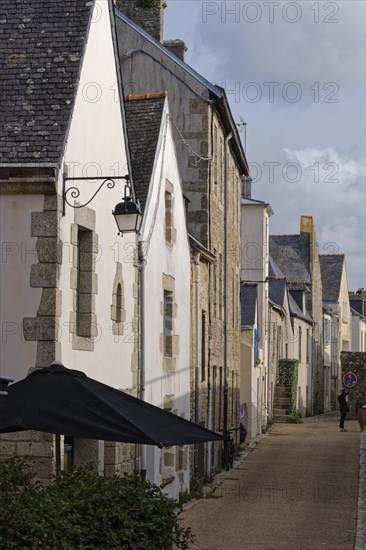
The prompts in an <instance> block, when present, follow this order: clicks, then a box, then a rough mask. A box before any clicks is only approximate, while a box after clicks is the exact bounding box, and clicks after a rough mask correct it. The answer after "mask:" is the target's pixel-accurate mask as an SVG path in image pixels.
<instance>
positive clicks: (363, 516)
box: [355, 433, 366, 550]
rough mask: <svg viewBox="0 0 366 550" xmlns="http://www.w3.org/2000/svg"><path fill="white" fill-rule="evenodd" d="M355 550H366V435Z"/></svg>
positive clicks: (364, 436) (362, 441) (365, 435)
mask: <svg viewBox="0 0 366 550" xmlns="http://www.w3.org/2000/svg"><path fill="white" fill-rule="evenodd" d="M355 550H366V433H361V438H360V474H359V485H358V504H357V526H356V542H355Z"/></svg>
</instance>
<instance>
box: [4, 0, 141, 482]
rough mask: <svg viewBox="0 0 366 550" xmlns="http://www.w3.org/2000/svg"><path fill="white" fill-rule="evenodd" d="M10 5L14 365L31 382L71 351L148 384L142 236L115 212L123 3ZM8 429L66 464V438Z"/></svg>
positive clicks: (8, 154)
mask: <svg viewBox="0 0 366 550" xmlns="http://www.w3.org/2000/svg"><path fill="white" fill-rule="evenodd" d="M2 10H3V12H2V21H1V28H2V34H1V37H2V38H1V40H2V50H3V51H4V52H5V60H4V63H3V64H2V66H1V69H0V70H1V83H2V91H3V92H4V93H3V95H2V100H1V103H0V118H1V121H2V124H1V127H0V195H1V196H0V205H1V218H0V224H1V225H0V233H1V239H2V249H3V251H5V261H3V262H2V263H1V302H0V312H1V323H2V327H3V331H5V333H4V335H3V338H2V341H1V365H0V369H1V374H6V375H9V376H12V377H13V378H15V380H19V379H21V378H23V377H25V376H26V375H27V373H28V371H29V369H34V368H35V367H36V368H42V367H47V366H49V365H50V363H51V362H52V361H54V360H58V361H62V362H63V363H64V365H65V366H66V367H69V368H72V369H77V370H81V371H84V372H85V373H86V374H87V375H89V376H91V377H93V378H96V379H98V380H100V381H102V382H104V383H106V384H109V385H112V386H114V387H115V388H118V389H124V390H128V391H129V392H131V393H134V394H136V393H137V389H138V388H137V386H138V381H137V368H136V362H135V355H134V352H135V341H136V339H137V334H138V318H136V309H137V305H138V303H137V297H136V293H135V292H134V284H135V277H136V267H135V266H134V264H133V263H132V262H128V261H127V257H128V255H129V254H130V250H128V249H126V248H124V246H133V247H134V246H135V237H132V238H128V237H123V239H121V238H118V237H117V227H116V224H115V221H114V219H113V216H112V214H111V213H112V210H113V208H114V206H115V205H116V203H118V202H119V201H120V200H121V196H123V194H124V186H125V184H126V180H125V179H119V178H122V177H123V178H125V177H126V176H128V175H129V164H128V153H127V148H126V138H125V129H124V113H123V102H122V101H121V99H122V92H121V85H120V82H121V79H120V71H119V63H118V62H117V58H116V48H117V43H116V37H115V34H114V22H113V20H114V12H113V7H112V3H111V2H109V1H106V0H101V1H97V0H96V1H90V2H84V1H83V2H81V1H80V0H65V1H64V2H52V1H51V2H50V1H48V0H47V1H46V0H32V1H29V2H26V3H23V4H22V5H21V6H20V5H19V3H18V2H11V1H7V0H5V1H3V2H2ZM116 83H117V84H116ZM113 94H114V95H113ZM113 98H115V99H117V100H116V101H113ZM121 107H122V108H121ZM96 177H99V178H101V179H99V180H96V179H94V178H96ZM74 178H76V179H74ZM77 178H82V179H77ZM105 179H107V181H108V182H111V180H112V181H113V182H114V187H113V186H111V188H108V187H109V186H107V185H106V183H107V182H105V185H104V184H103V185H102V183H103V182H104V181H105ZM100 185H102V187H101V190H100V192H99V193H97V194H96V195H95V197H94V198H93V195H94V194H95V193H96V192H97V190H98V188H99V186H100ZM75 187H77V189H78V190H79V194H78V192H77V191H75V189H74V191H75V193H72V191H73V189H72V188H75ZM90 199H92V200H91V202H90V203H89V201H90ZM68 203H69V204H68ZM87 203H88V204H87ZM86 204H87V205H86ZM83 205H86V206H83ZM119 252H120V253H119ZM66 435H67V434H66ZM4 438H6V439H7V446H6V448H7V450H8V451H9V450H10V452H19V453H22V454H24V453H25V454H27V453H28V454H29V455H31V456H32V457H33V459H34V460H35V461H36V463H37V468H38V470H37V471H38V474H39V476H40V477H45V478H47V477H50V476H51V475H52V473H53V472H54V466H55V447H54V444H53V439H52V436H49V435H48V434H34V433H27V432H23V433H20V434H19V435H16V434H14V435H7V436H1V438H0V439H1V440H2V439H4ZM67 443H68V445H67V450H68V451H69V450H70V449H72V452H73V457H74V460H75V461H76V462H77V463H92V464H93V466H94V468H95V469H97V470H98V471H100V472H107V473H115V472H122V471H130V472H132V471H133V470H134V469H135V468H136V467H138V448H137V447H135V446H134V445H130V446H123V448H122V446H121V445H114V444H108V443H106V444H104V442H103V441H94V440H90V441H88V440H81V439H80V440H77V439H75V440H73V441H68V442H67ZM3 449H5V448H4V446H3V445H1V441H0V453H2V450H3ZM4 452H6V449H5V450H4ZM63 458H64V457H63V456H62V457H61V459H62V460H63Z"/></svg>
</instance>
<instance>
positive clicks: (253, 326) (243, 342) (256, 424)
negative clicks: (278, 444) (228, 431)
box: [240, 283, 267, 440]
mask: <svg viewBox="0 0 366 550" xmlns="http://www.w3.org/2000/svg"><path fill="white" fill-rule="evenodd" d="M240 299H241V335H240V347H241V367H240V405H241V406H242V405H245V406H246V411H247V432H248V439H249V440H250V439H253V438H254V437H255V436H256V435H258V434H260V433H261V432H262V428H263V427H264V426H266V424H267V418H266V415H265V405H266V403H265V389H266V384H264V383H263V377H262V370H263V367H262V365H261V360H260V357H259V327H258V317H259V316H258V293H257V284H256V283H243V284H242V285H241V287H240Z"/></svg>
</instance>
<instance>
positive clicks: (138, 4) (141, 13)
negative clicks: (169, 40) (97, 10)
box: [115, 0, 166, 42]
mask: <svg viewBox="0 0 366 550" xmlns="http://www.w3.org/2000/svg"><path fill="white" fill-rule="evenodd" d="M115 4H116V6H117V8H118V9H119V10H120V11H121V12H122V13H124V14H125V15H127V17H128V18H129V19H131V21H133V22H134V23H136V24H137V25H138V26H139V27H141V28H142V29H143V30H144V31H146V32H147V33H148V34H150V35H151V36H153V37H154V38H155V39H156V40H159V42H162V41H163V25H164V6H166V4H165V1H164V0H115Z"/></svg>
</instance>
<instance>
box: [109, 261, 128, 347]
mask: <svg viewBox="0 0 366 550" xmlns="http://www.w3.org/2000/svg"><path fill="white" fill-rule="evenodd" d="M111 321H112V332H113V335H114V336H123V333H124V322H125V321H126V309H125V293H124V284H123V274H122V264H121V263H120V262H116V274H115V276H114V281H113V292H112V305H111Z"/></svg>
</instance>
